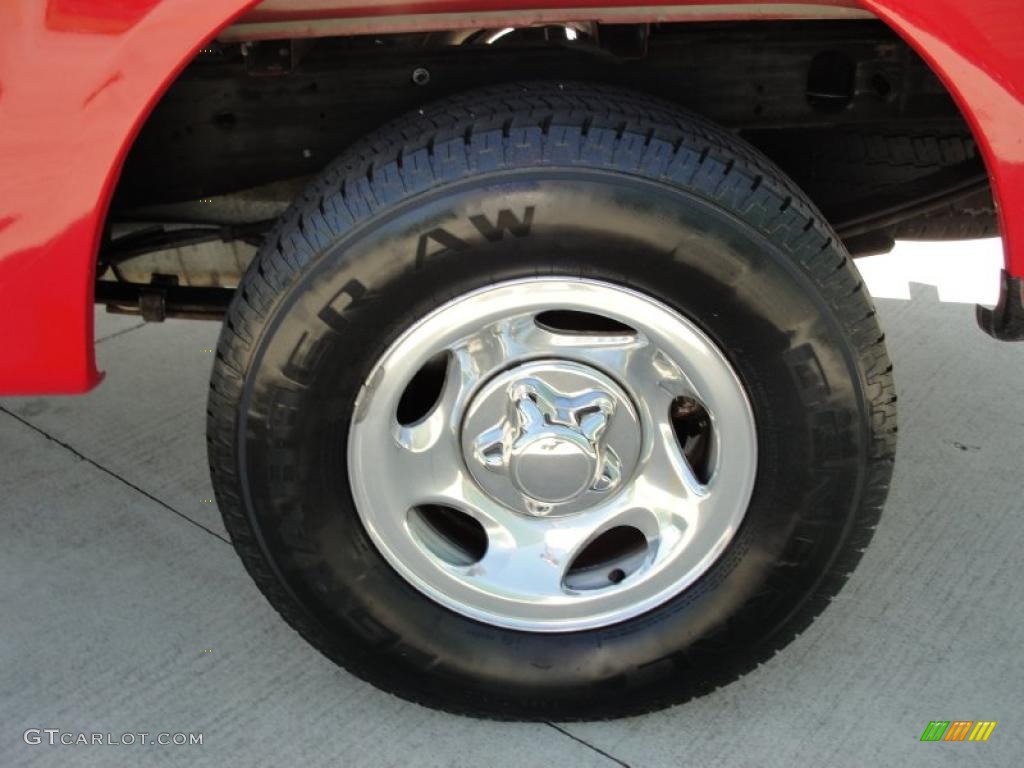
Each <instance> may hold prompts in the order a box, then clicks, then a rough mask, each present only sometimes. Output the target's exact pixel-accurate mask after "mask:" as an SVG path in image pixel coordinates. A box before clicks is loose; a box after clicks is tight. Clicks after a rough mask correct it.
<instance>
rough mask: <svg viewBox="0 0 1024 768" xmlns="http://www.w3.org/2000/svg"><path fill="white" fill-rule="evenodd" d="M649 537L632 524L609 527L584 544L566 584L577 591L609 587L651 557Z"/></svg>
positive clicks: (623, 579)
mask: <svg viewBox="0 0 1024 768" xmlns="http://www.w3.org/2000/svg"><path fill="white" fill-rule="evenodd" d="M648 550H649V544H648V541H647V537H646V536H644V535H643V533H641V532H640V530H639V529H637V528H634V527H633V526H630V525H619V526H616V527H614V528H612V529H610V530H607V531H605V532H604V533H602V534H601V535H600V536H598V537H597V538H596V539H594V540H593V541H592V542H590V544H588V545H587V546H586V547H584V548H583V551H581V552H580V553H579V554H578V555H577V556H576V557H575V559H574V560H573V561H572V565H570V566H569V569H568V570H567V571H566V574H565V579H564V581H565V586H566V588H567V589H570V590H574V591H586V590H593V589H605V588H606V587H611V586H615V585H616V584H620V583H622V582H623V581H625V580H626V579H627V578H629V576H631V575H632V574H634V573H636V572H637V571H638V570H639V569H640V568H641V567H642V566H643V564H644V562H645V561H646V560H647V558H648Z"/></svg>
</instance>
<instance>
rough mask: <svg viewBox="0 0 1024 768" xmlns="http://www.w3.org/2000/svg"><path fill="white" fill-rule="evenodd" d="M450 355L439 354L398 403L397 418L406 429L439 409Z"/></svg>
mask: <svg viewBox="0 0 1024 768" xmlns="http://www.w3.org/2000/svg"><path fill="white" fill-rule="evenodd" d="M449 358H450V353H449V352H448V351H447V350H444V351H442V352H438V353H437V354H436V355H434V356H433V357H431V358H430V359H429V360H427V362H425V363H424V364H423V365H422V366H421V367H420V369H419V370H418V371H416V373H415V374H413V377H412V378H411V379H410V380H409V383H408V384H407V385H406V387H405V390H404V391H403V392H402V397H401V398H400V399H399V401H398V408H397V410H396V413H395V417H396V418H397V419H398V423H399V424H401V425H402V426H404V427H407V426H410V425H412V424H416V423H417V422H420V421H422V420H423V419H425V418H426V417H427V416H428V415H429V414H430V412H431V411H433V410H434V408H435V407H437V404H438V403H439V402H440V401H441V395H442V393H443V392H444V386H445V382H446V381H447V378H448V363H449Z"/></svg>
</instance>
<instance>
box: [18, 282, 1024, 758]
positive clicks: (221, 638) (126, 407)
mask: <svg viewBox="0 0 1024 768" xmlns="http://www.w3.org/2000/svg"><path fill="white" fill-rule="evenodd" d="M878 304H879V309H880V311H881V313H882V320H883V323H884V325H885V327H886V329H887V331H888V338H889V343H890V351H891V353H892V356H893V359H894V362H895V365H896V374H897V377H898V378H897V383H898V387H899V394H900V408H901V412H900V416H901V429H900V447H899V456H898V460H897V470H896V477H895V484H894V487H893V491H892V494H891V496H890V501H889V505H888V507H887V510H886V513H885V515H884V517H883V522H882V524H881V526H880V527H879V530H878V532H877V534H876V537H875V541H874V543H873V545H872V547H871V548H870V549H869V550H868V552H867V554H866V556H865V558H864V560H863V562H862V564H861V567H860V569H859V570H858V572H857V573H856V574H855V575H854V577H853V578H852V580H851V582H850V583H849V584H848V585H847V587H846V589H845V590H844V591H843V592H842V594H841V595H840V596H839V597H838V598H837V599H836V601H835V603H834V604H833V605H832V606H831V607H830V608H829V609H828V610H827V611H826V612H825V614H824V615H823V616H822V617H821V618H820V619H819V620H818V621H817V622H816V623H815V624H814V625H813V626H812V627H811V628H810V629H809V630H808V631H807V632H806V633H804V635H802V636H801V637H800V638H798V640H797V641H796V642H795V643H793V644H792V645H791V646H789V647H788V648H787V649H785V650H784V651H783V652H781V653H780V654H778V655H777V656H776V657H775V658H773V659H772V660H771V661H769V662H768V663H766V664H764V665H763V666H762V667H761V668H760V669H758V670H757V671H755V672H754V673H752V674H750V675H749V676H747V677H746V678H744V679H743V680H741V681H740V682H738V683H736V684H734V685H732V686H729V687H727V688H725V689H723V690H720V691H717V692H716V693H714V694H712V695H709V696H707V697H705V698H703V699H700V700H697V701H695V702H691V703H690V704H687V705H684V706H681V707H676V708H673V709H670V710H667V711H665V712H660V713H656V714H653V715H648V716H645V717H640V718H632V719H627V720H622V721H615V722H610V723H593V724H568V725H544V724H501V723H491V722H485V721H475V720H471V719H466V718H459V717H453V716H450V715H445V714H441V713H437V712H433V711H430V710H426V709H423V708H421V707H418V706H416V705H412V704H407V703H405V702H403V701H400V700H398V699H396V698H394V697H392V696H389V695H386V694H383V693H381V692H379V691H377V690H375V689H374V688H372V687H370V686H368V685H366V684H364V683H362V682H360V681H359V680H357V679H355V678H353V677H351V676H350V675H348V674H347V673H345V672H344V671H342V670H340V669H338V668H336V667H335V666H334V665H332V664H331V663H329V662H328V661H327V660H326V659H324V658H323V657H321V656H320V655H319V654H318V653H317V652H315V651H314V650H312V649H311V648H310V647H309V646H307V645H306V644H305V642H303V641H302V640H301V639H300V638H299V637H298V636H297V635H295V634H294V633H293V632H292V631H291V630H290V629H289V628H288V627H287V626H286V625H285V624H284V622H283V621H281V620H280V619H279V618H278V617H277V615H276V614H275V613H274V611H273V610H272V609H271V608H270V607H269V606H268V605H267V604H266V602H265V601H264V600H263V598H262V596H261V595H260V594H259V592H258V591H257V590H256V588H255V586H253V584H252V583H251V582H250V581H249V579H248V577H247V575H246V574H245V572H244V571H243V569H242V566H241V564H240V563H239V562H238V560H237V558H236V557H235V555H234V552H233V551H232V550H231V548H230V546H229V545H228V544H227V543H226V535H225V533H224V529H223V526H222V525H221V522H220V518H219V515H218V513H217V510H216V508H215V505H214V504H212V503H210V502H209V501H206V500H209V499H212V498H213V497H212V492H211V489H210V483H209V478H208V475H207V469H206V449H205V439H204V434H203V430H204V419H205V396H206V389H207V377H208V375H209V370H210V367H211V362H212V353H211V352H210V350H212V349H213V346H214V344H215V342H216V335H217V327H216V325H214V324H206V323H195V322H186V321H172V322H168V323H165V324H162V325H146V326H142V325H141V324H140V323H139V322H138V321H137V320H135V319H131V318H118V317H112V316H108V315H105V314H102V313H98V314H97V327H98V332H97V336H98V339H99V341H98V348H97V349H98V354H99V357H100V362H101V367H102V368H103V369H104V370H106V371H107V375H108V377H107V380H106V381H105V382H104V383H103V384H102V385H101V386H100V388H99V389H97V390H96V391H95V392H93V393H91V394H89V395H87V396H85V397H81V398H23V399H8V400H3V401H0V455H2V459H3V460H2V462H0V488H2V489H3V491H2V492H3V496H2V501H0V522H2V524H3V535H2V536H0V611H2V616H3V625H2V626H3V628H2V630H0V661H2V665H0V724H2V731H0V765H2V766H37V765H61V766H118V765H131V766H137V765H160V766H165V765H166V766H177V765H181V766H186V765H188V766H205V765H211V766H214V765H218V766H219V765H234V764H243V765H267V766H288V765H311V766H315V765H345V766H374V767H375V768H376V767H378V766H403V767H404V766H467V767H468V766H486V768H502V767H503V766H516V767H517V768H518V767H521V766H551V765H564V766H615V765H617V764H619V765H623V764H624V765H629V766H637V767H639V766H652V767H654V766H759V767H767V766H792V765H809V766H882V765H900V766H918V765H920V766H926V765H927V766H934V765H951V766H952V765H986V766H1012V765H1018V764H1019V762H1020V758H1021V756H1024V653H1022V642H1024V591H1022V589H1021V575H1020V566H1021V564H1022V563H1024V558H1022V556H1021V553H1022V552H1024V500H1022V498H1021V492H1020V489H1021V481H1022V477H1024V471H1022V470H1024V466H1022V460H1021V455H1022V447H1024V437H1022V435H1024V401H1022V397H1021V396H1022V394H1024V386H1022V384H1021V382H1024V345H1009V344H998V343H996V342H994V341H991V340H989V339H988V338H987V337H985V336H984V335H982V334H981V333H980V332H979V331H977V330H976V329H975V327H974V322H973V318H972V313H973V307H971V306H969V305H965V304H952V303H940V302H939V301H938V300H937V297H936V295H935V292H934V290H933V289H929V288H922V289H920V290H915V292H914V295H913V300H911V301H901V300H892V299H883V300H879V301H878ZM935 719H941V720H957V719H962V720H977V719H990V720H997V721H999V725H998V726H997V727H996V729H995V731H994V732H993V734H992V737H991V738H990V740H989V742H988V743H986V744H971V743H964V744H949V743H938V744H929V743H920V742H919V738H920V736H921V733H922V731H923V730H924V728H925V726H926V725H927V724H928V722H929V721H930V720H935ZM28 728H59V729H61V730H62V731H66V732H74V733H77V732H87V733H88V732H94V731H95V732H107V731H111V732H113V733H114V734H121V733H124V732H135V733H137V732H143V731H144V732H148V733H150V734H156V733H159V732H202V733H203V744H202V745H201V746H196V745H193V746H188V745H184V746H139V745H133V746H106V745H102V746H101V745H92V746H49V745H47V744H45V743H43V744H41V745H27V744H25V743H24V741H23V738H22V734H23V733H24V731H25V730H26V729H28Z"/></svg>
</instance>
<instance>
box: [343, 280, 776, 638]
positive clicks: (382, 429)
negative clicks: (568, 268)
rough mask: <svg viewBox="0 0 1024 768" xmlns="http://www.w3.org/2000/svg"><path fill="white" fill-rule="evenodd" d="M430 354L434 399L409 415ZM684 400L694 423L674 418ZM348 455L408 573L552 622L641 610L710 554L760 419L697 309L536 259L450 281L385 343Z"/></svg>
mask: <svg viewBox="0 0 1024 768" xmlns="http://www.w3.org/2000/svg"><path fill="white" fill-rule="evenodd" d="M552 313H556V314H558V313H561V314H560V315H559V316H571V317H580V318H594V317H596V318H600V319H605V320H608V321H611V322H610V324H609V325H607V326H605V325H600V324H599V326H598V327H597V328H596V329H592V328H582V329H581V328H576V327H562V326H558V327H552V326H551V325H550V324H549V323H547V321H546V318H548V317H553V316H554V315H553V314H552ZM566 313H569V314H568V315H566ZM439 356H444V360H445V362H444V364H443V369H444V376H443V384H441V385H440V386H439V391H438V393H437V396H436V400H435V401H434V402H433V404H432V405H431V406H430V407H429V408H427V409H426V410H425V411H424V413H423V414H421V415H419V416H418V417H417V418H416V419H414V420H412V421H411V422H407V423H403V422H402V421H400V420H399V405H400V403H401V402H402V398H403V395H404V394H405V393H406V391H407V388H408V387H409V386H410V382H412V381H413V380H414V377H415V376H416V374H417V372H419V371H421V370H423V369H424V366H425V365H427V364H428V363H429V361H431V360H437V359H439ZM686 409H689V410H690V411H691V412H693V413H699V414H701V416H700V419H701V421H700V422H699V423H700V424H702V425H706V426H705V427H704V429H705V431H704V432H702V433H701V436H700V437H699V438H690V437H686V438H685V439H684V437H682V436H681V433H680V429H679V421H678V418H679V417H678V414H679V413H680V412H682V411H683V410H686ZM687 434H689V433H687ZM696 440H701V441H703V442H702V443H701V451H700V454H699V455H700V466H699V467H698V465H697V462H696V461H695V460H694V458H693V457H692V456H691V454H690V453H689V451H690V450H691V448H690V447H691V445H696V443H695V442H694V441H696ZM348 465H349V466H348V468H349V478H350V485H351V489H352V495H353V499H354V501H355V505H356V509H357V512H358V514H359V516H360V518H361V520H362V523H363V525H364V527H365V529H366V531H367V533H368V534H369V536H370V538H371V539H372V541H373V542H374V544H375V545H376V546H377V548H378V549H379V551H380V552H381V554H382V555H383V556H384V558H385V559H386V560H387V562H388V563H389V564H390V565H391V566H392V567H393V568H394V569H395V570H396V571H398V573H399V574H401V575H402V576H403V577H404V578H405V579H406V580H407V581H408V582H409V583H410V584H412V585H413V586H414V587H415V588H416V589H418V590H420V591H421V592H422V593H424V594H426V595H427V596H429V597H430V598H432V599H433V600H435V601H437V602H438V603H440V604H442V605H444V606H446V607H447V608H450V609H451V610H453V611H456V612H458V613H460V614H463V615H465V616H468V617H470V618H472V619H476V620H478V621H482V622H486V623H488V624H492V625H496V626H501V627H506V628H511V629H519V630H526V631H534V632H565V631H576V630H582V629H593V628H596V627H602V626H607V625H610V624H614V623H617V622H621V621H624V620H626V619H629V618H632V617H635V616H638V615H640V614H642V613H644V612H646V611H649V610H651V609H653V608H655V607H657V606H658V605H661V604H663V603H664V602H665V601H667V600H669V599H671V598H672V597H674V596H676V595H678V594H679V593H680V592H682V591H683V590H684V589H686V588H687V587H688V586H690V585H691V584H693V582H694V581H696V580H697V579H698V578H699V577H700V576H701V575H702V574H704V573H705V572H706V571H707V570H708V568H710V567H711V565H712V564H713V563H714V562H715V561H716V560H717V559H718V558H719V556H720V555H721V554H722V552H723V551H724V550H725V548H726V546H727V545H728V544H729V542H730V541H731V540H732V538H733V536H734V535H735V533H736V531H737V530H738V528H739V526H740V523H741V522H742V520H743V516H744V515H745V513H746V510H747V506H748V504H749V501H750V497H751V493H752V491H753V487H754V479H755V474H756V469H757V439H756V429H755V422H754V417H753V412H752V410H751V407H750V403H749V400H748V398H747V396H746V392H745V391H744V389H743V386H742V384H741V382H740V380H739V378H738V377H737V375H736V373H735V371H734V370H733V368H732V366H731V365H730V364H729V362H728V360H727V359H726V358H725V356H724V355H723V354H722V352H721V351H720V350H719V349H718V348H717V346H716V345H715V344H714V343H713V342H712V341H711V340H710V339H709V338H708V337H707V336H706V335H705V334H704V333H703V332H702V331H701V330H700V329H699V328H698V327H697V326H696V325H695V324H694V323H692V322H691V321H690V320H688V319H687V318H685V317H683V316H682V315H681V314H679V313H678V312H676V311H674V310H672V309H670V308H669V307H667V306H666V305H664V304H663V303H661V302H659V301H657V300H655V299H653V298H652V297H650V296H647V295H645V294H642V293H639V292H637V291H634V290H631V289H628V288H625V287H622V286H618V285H613V284H610V283H605V282H599V281H595V280H585V279H576V278H537V279H524V280H516V281H511V282H506V283H501V284H497V285H494V286H491V287H488V288H484V289H482V290H478V291H474V292H472V293H469V294H466V295H464V296H461V297H458V298H457V299H455V300H453V301H451V302H449V303H447V304H445V305H444V306H442V307H439V308H438V309H436V310H435V311H433V312H431V313H430V314H429V315H427V316H426V317H424V318H422V319H420V320H418V321H417V322H416V323H415V324H414V325H413V326H412V327H410V328H409V329H408V330H407V331H406V332H405V333H403V334H402V335H401V337H400V338H398V339H397V340H396V341H395V342H394V343H393V344H391V346H390V347H389V348H388V349H387V350H386V351H385V352H384V354H383V355H382V356H381V357H380V359H379V361H378V362H377V363H376V365H375V367H374V368H373V370H372V371H371V373H370V375H369V376H368V377H367V379H366V382H365V383H364V385H363V387H362V390H361V391H360V393H359V395H358V397H357V400H356V404H355V408H354V410H353V417H352V423H351V428H350V430H349V445H348ZM438 510H441V512H438ZM442 513H443V514H442ZM438 521H442V522H443V523H444V524H443V525H441V524H440V523H439V522H438ZM453 521H454V522H453ZM460 526H461V527H460ZM452 531H455V532H456V533H457V534H458V535H455V534H454V533H452ZM613 539H614V540H615V546H613V545H612V544H611V543H610V542H611V541H612V540H613ZM467 542H468V543H467ZM620 544H621V546H620ZM595 553H596V554H595Z"/></svg>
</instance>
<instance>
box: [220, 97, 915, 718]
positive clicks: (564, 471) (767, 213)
mask: <svg viewBox="0 0 1024 768" xmlns="http://www.w3.org/2000/svg"><path fill="white" fill-rule="evenodd" d="M895 399H896V398H895V396H894V395H893V384H892V379H891V365H890V364H889V360H888V357H887V354H886V350H885V346H884V343H883V335H882V333H881V332H880V331H879V328H878V324H877V321H876V318H875V311H874V309H873V308H872V305H871V301H870V299H869V298H868V296H867V295H866V293H865V291H864V288H863V285H862V283H861V281H860V280H859V279H858V276H857V272H856V270H855V269H854V267H853V266H852V264H851V262H850V259H849V257H848V256H847V254H846V253H845V251H844V250H843V247H842V245H841V244H840V243H839V241H838V240H837V239H836V237H835V236H834V235H833V234H832V232H831V231H830V230H829V228H828V225H827V224H826V223H825V222H824V221H823V220H822V218H821V216H820V215H819V214H818V213H817V211H816V210H815V208H814V206H813V205H811V203H809V202H808V201H807V200H806V199H804V197H803V196H802V195H801V193H800V192H799V191H798V190H797V189H795V188H794V187H793V185H792V183H791V182H789V181H788V180H787V179H786V178H785V177H784V176H783V174H782V173H781V172H779V171H778V170H777V169H775V168H774V167H773V166H772V165H771V164H770V163H769V162H768V161H766V160H765V159H764V158H763V157H761V156H760V155H759V154H758V153H757V152H756V151H754V150H753V149H752V148H750V147H749V146H747V145H745V144H743V143H742V142H740V141H738V140H737V139H735V138H734V137H733V136H731V135H730V134H728V133H726V132H725V131H723V130H721V129H719V128H716V127H714V126H712V125H710V124H708V123H707V122H705V121H703V120H701V119H699V118H696V117H694V116H693V115H690V114H688V113H686V112H683V111H681V110H679V109H678V108H676V107H675V106H673V105H671V104H668V103H665V102H663V101H660V100H656V99H652V98H649V97H646V96H643V95H637V94H633V93H630V92H625V91H620V90H617V89H612V88H604V87H600V86H584V85H568V84H526V85H513V86H502V87H494V88H489V89H484V90H481V91H476V92H472V93H469V94H465V95H462V96H459V97H455V98H450V99H448V100H445V101H442V102H440V103H437V104H434V105H432V106H430V107H426V108H424V109H423V110H420V111H418V112H417V113H416V114H413V115H410V116H408V117H406V118H404V119H402V120H399V121H397V122H396V123H394V124H392V125H391V126H389V127H386V128H385V129H383V130H381V131H380V132H378V133H376V134H374V135H372V136H370V137H369V138H367V139H365V140H364V141H363V142H361V143H360V144H358V145H357V146H355V147H353V148H352V149H351V150H350V151H349V152H347V153H346V154H345V155H343V156H342V157H341V158H340V159H338V160H337V161H336V162H335V163H334V164H333V165H331V166H330V167H329V168H328V169H327V170H326V171H325V172H324V173H323V175H322V176H321V177H320V178H319V179H318V180H317V181H315V182H314V183H313V184H312V185H311V187H310V188H309V190H308V191H307V193H306V194H305V195H304V197H303V198H302V199H301V200H300V201H298V202H297V203H296V205H295V206H294V207H293V209H292V210H291V211H290V212H289V213H287V214H286V215H285V217H284V219H283V220H282V222H281V223H280V225H279V226H278V228H277V230H276V232H275V234H274V235H273V237H272V238H270V240H269V241H268V243H267V244H266V245H265V246H264V247H263V249H262V250H261V252H260V253H259V254H258V256H257V258H256V260H255V261H254V263H253V264H252V266H251V267H250V268H249V270H248V273H247V274H246V276H245V279H244V281H243V282H242V285H241V287H240V288H239V290H238V291H237V294H236V296H235V299H234V302H233V303H232V306H231V308H230V311H229V314H228V317H227V320H226V323H225V325H224V329H223V332H222V334H221V338H220V342H219V345H218V352H217V360H216V365H215V368H214V372H213V381H212V385H211V394H210V401H209V426H208V430H209V438H208V440H209V453H210V465H211V470H212V474H213V483H214V487H215V489H216V494H217V500H218V503H219V504H220V508H221V510H222V512H223V515H224V522H225V525H226V526H227V530H228V532H229V533H230V535H231V539H232V541H233V543H234V546H235V548H236V550H237V551H238V553H239V555H240V556H241V558H242V561H243V563H244V564H245V566H246V568H247V569H248V570H249V573H250V574H251V575H252V577H253V578H254V579H255V581H256V583H257V585H258V586H259V588H260V589H261V590H262V591H263V592H264V594H265V595H266V596H267V598H268V599H269V600H270V602H271V604H272V605H273V606H274V607H275V608H276V609H277V610H278V611H279V612H280V613H281V614H282V615H283V616H284V618H285V619H286V620H287V621H288V622H289V623H290V624H291V625H292V626H293V627H294V628H295V629H296V630H298V631H299V633H301V634H302V635H303V636H304V637H305V638H306V639H307V640H309V642H311V643H312V644H313V645H314V646H315V647H316V648H318V649H319V650H321V651H322V652H323V653H325V654H326V655H327V656H328V657H330V658H331V659H333V660H335V661H336V662H337V663H339V664H341V665H342V666H344V667H345V668H346V669H348V670H350V671H351V672H352V673H354V674H356V675H358V676H359V677H361V678H363V679H365V680H368V681H370V682H372V683H373V684H375V685H377V686H379V687H381V688H383V689H385V690H388V691H391V692H393V693H396V694H398V695H400V696H402V697H405V698H407V699H411V700H414V701H417V702H421V703H423V704H427V705H429V706H434V707H440V708H444V709H448V710H451V711H458V712H464V713H470V714H476V715H484V716H491V717H511V718H524V719H537V720H541V719H560V720H565V719H583V718H601V717H613V716H619V715H625V714H631V713H637V712H641V711H645V710H649V709H654V708H657V707H662V706H665V705H667V704H671V703H675V702H680V701H683V700H685V699H687V698H689V697H692V696H694V695H697V694H700V693H703V692H706V691H709V690H710V689H712V688H713V687H715V686H718V685H721V684H724V683H727V682H729V681H731V680H733V679H735V678H737V677H738V676H740V675H741V674H743V673H744V672H746V671H748V670H750V669H752V668H753V667H755V666H756V665H757V664H758V663H759V662H761V661H763V660H764V659H766V658H767V657H769V656H771V655H772V654H773V653H774V652H775V651H776V650H777V649H779V648H781V647H782V646H784V645H785V644H786V643H788V642H789V641H790V640H792V639H793V637H794V636H795V635H796V634H798V633H799V632H800V631H801V630H803V629H804V628H805V627H806V626H807V625H808V623H809V622H810V621H811V620H812V619H813V617H814V616H815V615H817V614H818V613H819V612H820V611H821V610H822V609H823V608H824V607H825V605H826V604H827V603H828V601H829V599H830V598H831V596H832V595H834V594H835V593H836V592H837V590H838V589H839V587H840V586H841V585H842V583H843V582H844V581H845V580H846V578H847V576H848V575H849V573H850V571H851V570H852V568H853V567H854V566H855V565H856V563H857V561H858V560H859V559H860V556H861V552H862V551H863V549H864V547H865V546H866V545H867V543H868V540H869V539H870V537H871V533H872V530H873V528H874V526H875V524H876V523H877V521H878V516H879V512H880V509H881V507H882V504H883V501H884V499H885V495H886V492H887V489H888V485H889V479H890V474H891V468H892V460H893V454H894V447H895V431H896V428H895V418H896V412H895Z"/></svg>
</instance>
